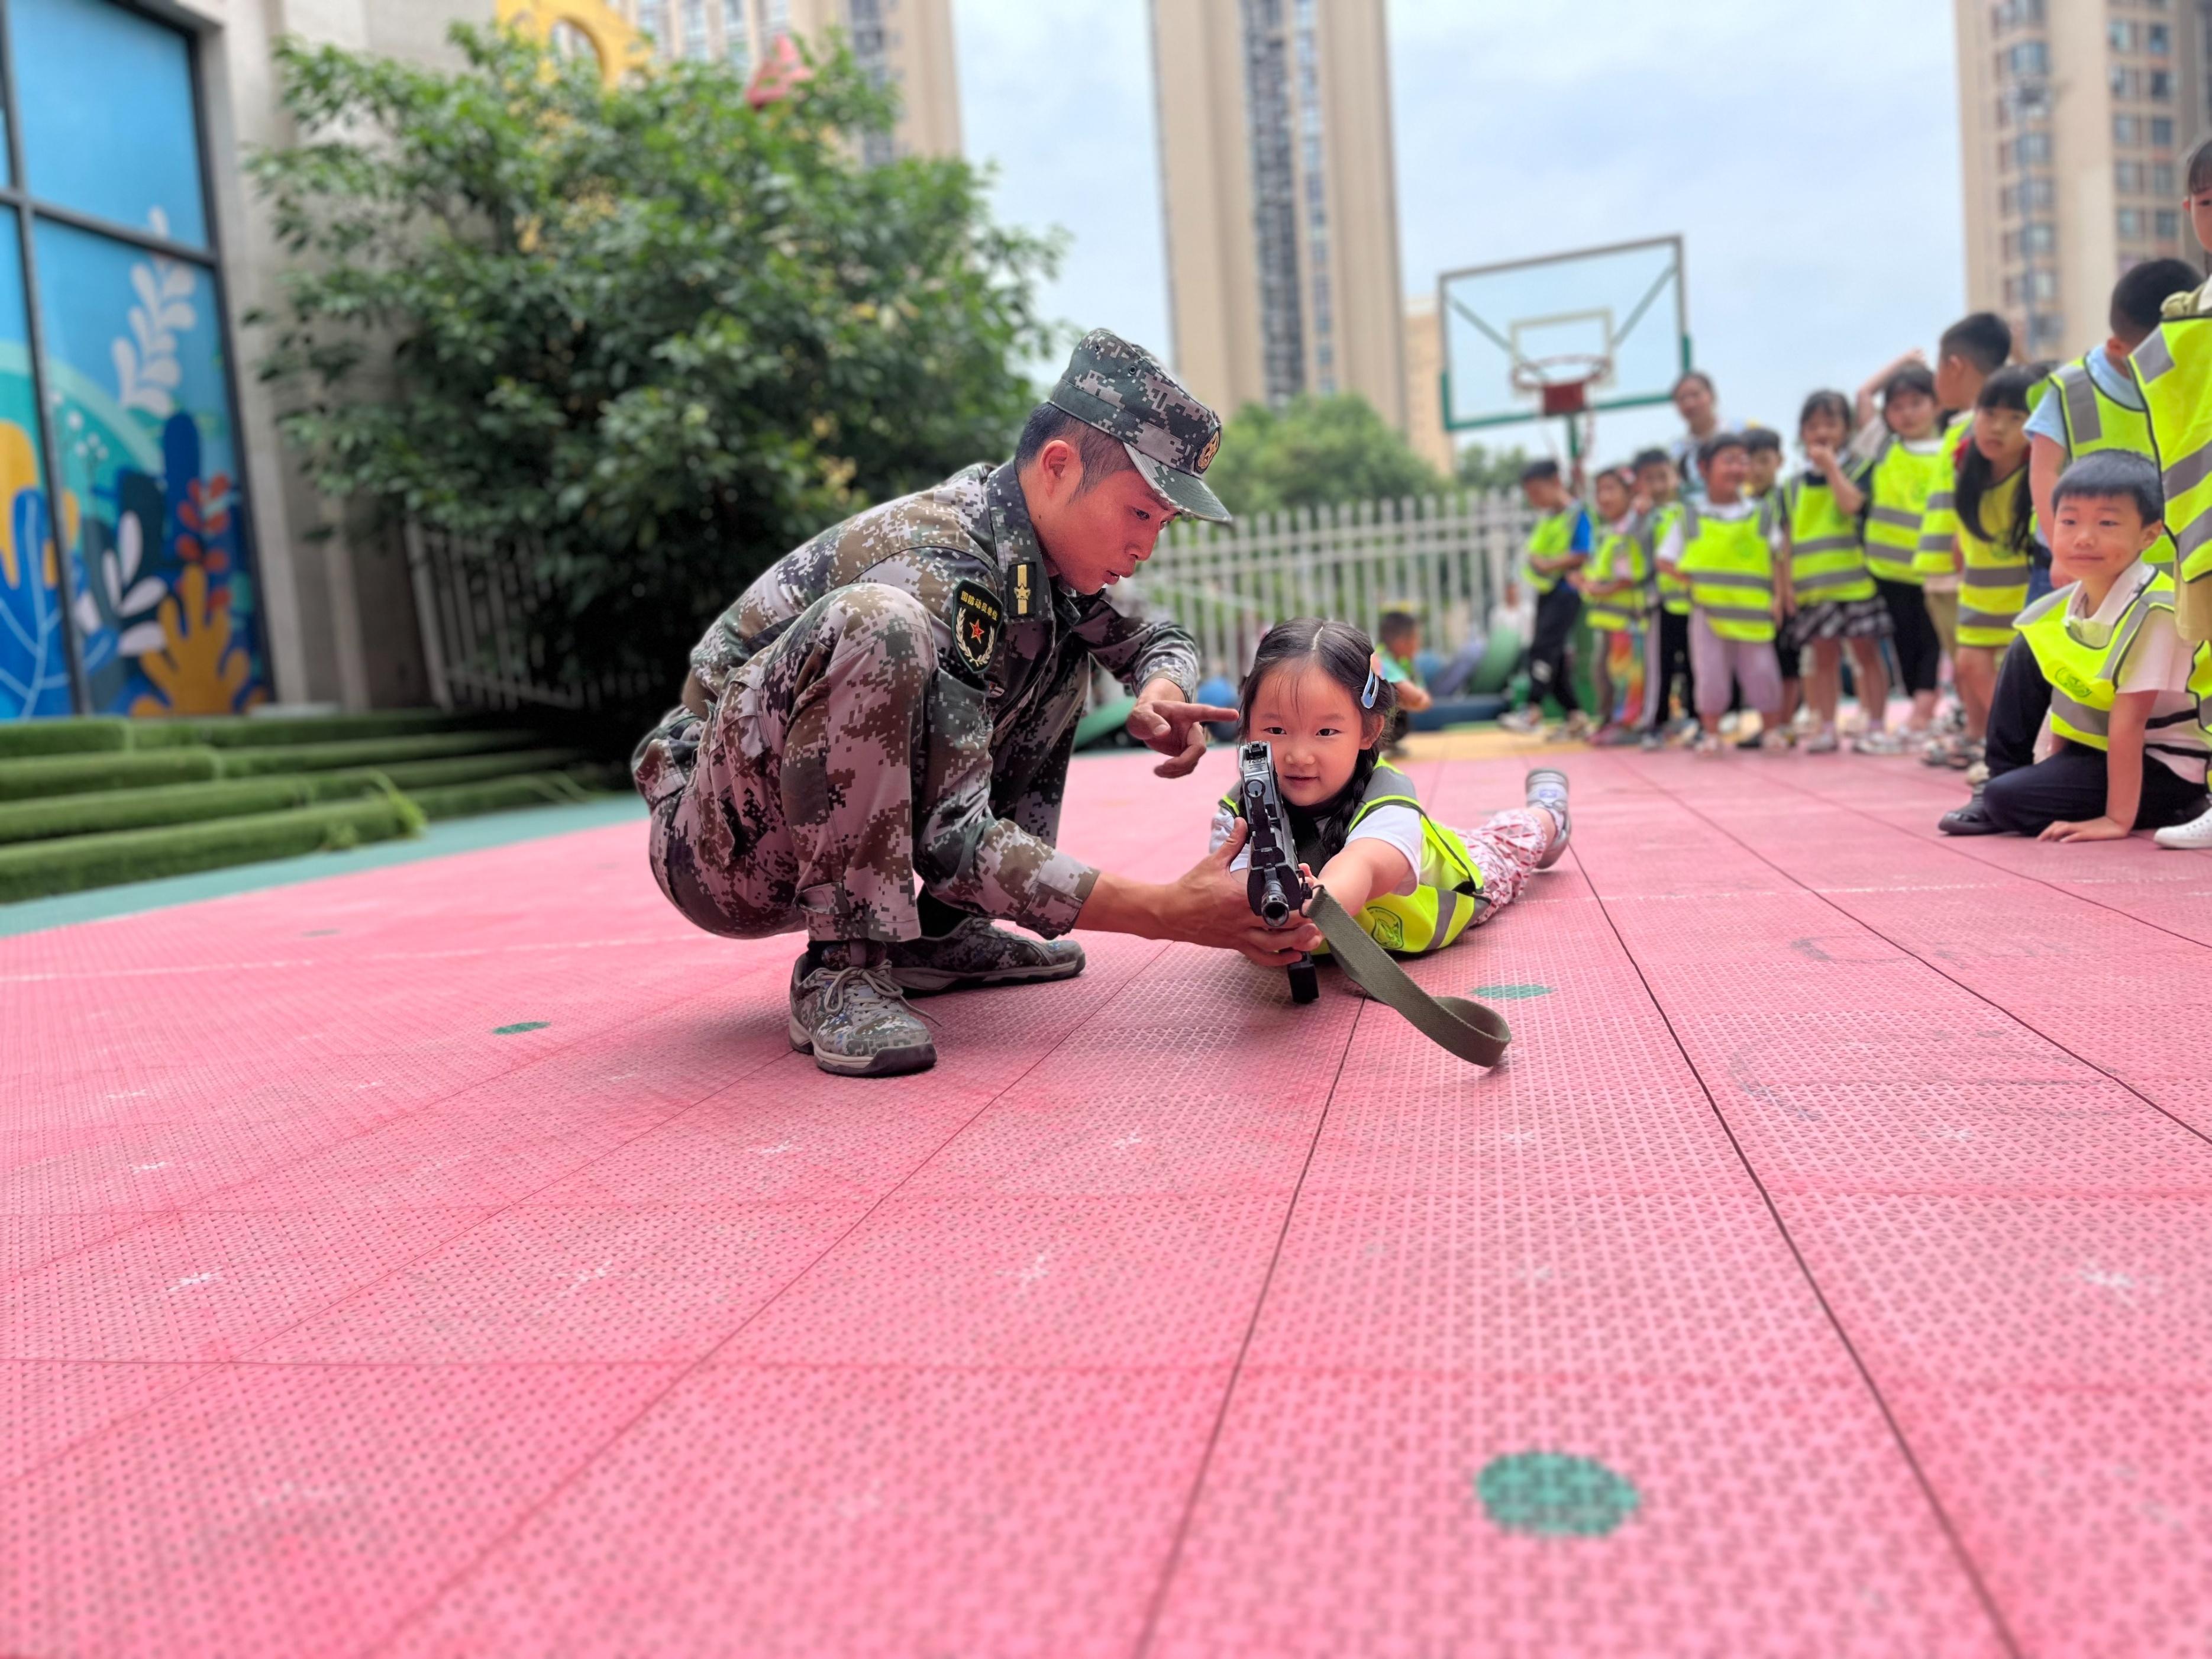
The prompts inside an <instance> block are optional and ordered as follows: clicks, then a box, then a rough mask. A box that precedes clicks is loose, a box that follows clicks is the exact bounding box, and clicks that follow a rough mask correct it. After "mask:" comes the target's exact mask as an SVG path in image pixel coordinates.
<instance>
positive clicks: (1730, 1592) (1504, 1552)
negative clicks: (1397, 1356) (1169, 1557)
mask: <svg viewBox="0 0 2212 1659" xmlns="http://www.w3.org/2000/svg"><path fill="white" fill-rule="evenodd" d="M1152 1651H1153V1652H1156V1653H1158V1654H1159V1655H1162V1656H1171V1655H1172V1656H1181V1655H1190V1656H1212V1655H1216V1654H1229V1653H1237V1654H1244V1653H1251V1654H1261V1653H1265V1654H1269V1655H1302V1654H1313V1655H1332V1656H1334V1655H1340V1654H1353V1653H1356V1654H1360V1655H1374V1656H1391V1655H1401V1654H1402V1655H1407V1656H1427V1655H1436V1654H1460V1653H1465V1654H1498V1655H1510V1656H1515V1659H1520V1656H1559V1659H1595V1656H1609V1655H1620V1656H1624V1659H1627V1656H1634V1659H1650V1656H1663V1655H1675V1654H1680V1655H1695V1656H1707V1655H1713V1654H1762V1655H1764V1654H1776V1655H1785V1654H1786V1655H1797V1654H1804V1655H1821V1656H1841V1655H1867V1656H1870V1659H1871V1656H1881V1659H1888V1656H1894V1655H1899V1654H1942V1655H1945V1656H1951V1655H1987V1656H1996V1655H1998V1654H2000V1653H2002V1651H2003V1649H2002V1645H2001V1644H2000V1642H1999V1640H1998V1638H1997V1637H1996V1633H1995V1632H1994V1630H1993V1629H1992V1627H1991V1626H1990V1622H1989V1620H1987V1619H1986V1618H1985V1617H1984V1614H1983V1613H1982V1611H1981V1609H1980V1607H1978V1605H1977V1603H1976V1601H1975V1598H1974V1595H1973V1592H1972V1585H1971V1583H1970V1581H1969V1579H1968V1577H1967V1576H1966V1572H1965V1571H1964V1570H1963V1569H1962V1568H1961V1566H1960V1563H1959V1561H1958V1559H1957V1557H1956V1556H1955V1555H1954V1553H1952V1551H1951V1550H1950V1548H1949V1547H1948V1545H1947V1543H1946V1541H1945V1540H1944V1538H1943V1535H1942V1531H1941V1529H1940V1527H1939V1525H1938V1523H1937V1522H1936V1517H1935V1516H1934V1514H1933V1513H1932V1511H1931V1510H1930V1509H1929V1505H1928V1504H1927V1503H1926V1501H1925V1499H1924V1498H1923V1496H1922V1494H1921V1492H1920V1491H1919V1489H1918V1487H1917V1486H1916V1484H1915V1483H1914V1481H1913V1480H1912V1477H1911V1472H1910V1469H1909V1468H1908V1467H1907V1465H1906V1463H1905V1459H1904V1458H1903V1457H1902V1456H1901V1455H1899V1453H1898V1451H1897V1449H1896V1443H1895V1442H1894V1441H1893V1439H1892V1438H1891V1437H1890V1435H1889V1433H1888V1431H1887V1427H1886V1426H1885V1425H1884V1423H1883V1421H1882V1419H1881V1414H1880V1413H1879V1412H1878V1411H1877V1410H1876V1409H1875V1404H1874V1402H1873V1401H1872V1400H1871V1399H1870V1398H1869V1396H1868V1395H1867V1394H1866V1392H1865V1390H1864V1389H1863V1387H1861V1386H1859V1385H1858V1384H1857V1383H1825V1382H1817V1381H1807V1382H1796V1383H1792V1382H1788V1381H1783V1382H1778V1383H1759V1382H1751V1381H1745V1380H1735V1379H1714V1380H1711V1381H1708V1382H1684V1381H1680V1380H1670V1381H1668V1382H1667V1383H1663V1384H1659V1385H1651V1384H1644V1383H1634V1382H1630V1381H1625V1380H1623V1379H1620V1378H1617V1377H1608V1378H1606V1379H1604V1380H1603V1381H1601V1382H1596V1383H1564V1384H1561V1383H1546V1384H1541V1385H1538V1384H1528V1383H1520V1382H1516V1381H1509V1380H1500V1379H1496V1378H1482V1377H1461V1376H1449V1377H1447V1376H1357V1375H1347V1374H1330V1375H1316V1374H1312V1373H1301V1372H1295V1371H1274V1370H1266V1371H1259V1372H1254V1371H1252V1370H1247V1371H1246V1372H1245V1374H1244V1376H1243V1377H1242V1378H1241V1379H1240V1381H1239V1383H1238V1384H1237V1393H1236V1396H1235V1398H1234V1399H1233V1400H1232V1401H1231V1405H1230V1410H1229V1414H1228V1419H1227V1421H1226V1423H1225V1425H1224V1428H1223V1431H1222V1437H1221V1441H1220V1443H1219V1445H1218V1447H1217V1449H1216V1450H1215V1453H1214V1456H1213V1460H1212V1465H1211V1467H1210V1468H1209V1469H1208V1471H1207V1476H1206V1483H1205V1486H1204V1487H1203V1489H1202V1491H1201V1492H1200V1498H1199V1503H1198V1506H1197V1510H1196V1513H1195V1516H1194V1519H1193V1523H1192V1527H1191V1530H1190V1534H1189V1536H1188V1539H1187V1541H1185V1544H1184V1547H1183V1552H1182V1560H1181V1562H1180V1565H1179V1567H1178V1570H1177V1571H1176V1575H1175V1577H1174V1580H1173V1582H1172V1583H1171V1584H1170V1588H1169V1591H1168V1595H1167V1597H1166V1601H1165V1606H1164V1616H1163V1618H1162V1620H1161V1623H1160V1627H1159V1632H1158V1642H1157V1644H1156V1645H1155V1646H1154V1648H1153V1649H1152Z"/></svg>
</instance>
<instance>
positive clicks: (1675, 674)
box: [1629, 449, 1698, 750]
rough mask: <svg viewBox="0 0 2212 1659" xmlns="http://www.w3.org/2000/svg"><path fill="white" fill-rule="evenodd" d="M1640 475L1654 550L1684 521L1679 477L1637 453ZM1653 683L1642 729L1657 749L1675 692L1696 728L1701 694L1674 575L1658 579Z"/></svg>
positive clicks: (1662, 462) (1660, 453)
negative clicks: (1648, 713)
mask: <svg viewBox="0 0 2212 1659" xmlns="http://www.w3.org/2000/svg"><path fill="white" fill-rule="evenodd" d="M1629 465H1630V466H1631V467H1632V468H1633V469H1634V470H1635V472H1636V505H1637V510H1638V512H1640V513H1643V514H1644V538H1645V539H1646V540H1648V541H1649V542H1650V544H1651V545H1652V546H1653V547H1655V548H1656V547H1657V546H1658V544H1660V542H1662V540H1664V539H1665V538H1666V535H1667V532H1668V529H1669V528H1670V527H1672V526H1674V524H1675V523H1677V522H1678V521H1679V520H1680V519H1681V516H1682V501H1681V493H1682V481H1681V475H1680V474H1679V473H1678V472H1676V471H1674V459H1673V458H1672V457H1671V456H1669V455H1668V453H1667V452H1666V451H1665V450H1663V449H1644V450H1639V451H1638V452H1637V454H1636V459H1634V460H1632V461H1631V462H1630V463H1629ZM1653 622H1654V624H1655V626H1654V628H1653V630H1652V634H1651V641H1650V651H1651V661H1650V667H1649V668H1648V669H1647V670H1646V672H1647V673H1648V674H1649V676H1650V682H1651V684H1650V696H1649V698H1648V699H1647V701H1648V702H1649V705H1650V709H1651V723H1650V725H1649V726H1646V727H1645V728H1644V748H1646V749H1647V750H1649V749H1657V748H1659V747H1660V746H1661V745H1662V743H1663V742H1664V741H1665V738H1666V731H1667V723H1668V721H1669V720H1672V719H1674V708H1673V706H1672V705H1673V702H1674V696H1675V687H1676V686H1677V685H1680V688H1681V699H1682V710H1683V713H1684V714H1686V715H1687V716H1688V717H1689V723H1690V726H1692V727H1693V728H1694V727H1695V726H1696V725H1697V723H1698V719H1697V714H1696V713H1695V710H1696V708H1697V701H1698V699H1697V691H1696V689H1695V687H1694V684H1693V683H1692V680H1691V678H1690V585H1689V584H1688V583H1687V582H1686V581H1683V580H1681V579H1680V577H1678V576H1676V575H1674V574H1673V573H1671V572H1668V571H1662V572H1661V573H1660V577H1659V613H1658V615H1657V616H1656V617H1655V618H1653Z"/></svg>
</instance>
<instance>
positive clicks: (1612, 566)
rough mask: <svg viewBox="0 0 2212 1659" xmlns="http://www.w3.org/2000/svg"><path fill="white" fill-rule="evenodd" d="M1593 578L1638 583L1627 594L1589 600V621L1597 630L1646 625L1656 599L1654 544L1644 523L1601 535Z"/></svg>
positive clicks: (1614, 630) (1593, 560)
mask: <svg viewBox="0 0 2212 1659" xmlns="http://www.w3.org/2000/svg"><path fill="white" fill-rule="evenodd" d="M1589 578H1590V580H1592V581H1593V582H1634V583H1635V584H1636V586H1634V587H1632V588H1630V589H1629V590H1628V591H1627V592H1625V593H1607V594H1600V595H1596V596H1593V597H1590V598H1587V599H1585V600H1584V601H1583V620H1584V621H1585V622H1587V623H1589V625H1590V626H1591V627H1592V628H1594V629H1601V630H1602V631H1604V632H1607V633H1615V634H1617V633H1620V632H1622V631H1624V630H1626V629H1631V628H1640V627H1642V626H1643V625H1644V621H1645V619H1646V618H1648V617H1650V614H1651V610H1652V606H1653V604H1654V602H1655V598H1654V593H1653V590H1652V582H1651V546H1650V542H1649V541H1648V540H1647V539H1646V534H1645V529H1644V526H1643V525H1642V524H1641V523H1638V524H1633V525H1632V526H1630V527H1629V528H1628V529H1627V530H1626V531H1625V532H1616V531H1607V532H1604V533H1602V534H1601V535H1600V536H1599V538H1598V542H1597V551H1596V553H1595V554H1594V555H1593V556H1591V559H1590V564H1589Z"/></svg>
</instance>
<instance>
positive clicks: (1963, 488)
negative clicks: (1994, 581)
mask: <svg viewBox="0 0 2212 1659" xmlns="http://www.w3.org/2000/svg"><path fill="white" fill-rule="evenodd" d="M2042 378H2043V375H2042V374H2041V372H2040V371H2039V368H2038V367H2037V366H2036V365H2034V364H2032V363H2015V365H2014V366H2013V367H2012V368H2001V369H1999V370H1998V371H1997V372H1996V374H1992V375H1990V378H1989V379H1988V380H1984V381H1983V382H1982V395H1981V396H1980V397H1978V398H1975V399H1974V407H1975V408H1977V409H2016V410H2019V411H2020V412H2021V414H2023V415H2025V414H2027V410H2028V393H2030V392H2033V391H2034V390H2035V384H2036V382H2037V381H2039V380H2041V379H2042ZM2021 465H2023V466H2025V465H2027V463H2026V462H2025V461H2023V462H2021ZM2007 476H2010V475H2007ZM2002 482H2003V480H2002V479H2000V478H1999V477H1997V476H1996V468H1995V467H1993V466H1992V465H1990V458H1989V457H1988V456H1986V455H1984V454H1983V453H1982V450H1981V446H1980V445H1978V444H1977V443H1976V442H1975V441H1973V440H1972V438H1969V439H1967V440H1966V442H1965V443H1964V444H1963V445H1962V446H1960V454H1959V482H1958V486H1957V490H1956V493H1955V494H1954V495H1953V497H1952V505H1953V506H1954V507H1956V508H1957V509H1958V513H1959V522H1960V524H1962V525H1964V526H1966V528H1967V529H1968V530H1971V531H1972V532H1973V533H1974V534H1975V535H1976V536H1978V537H1979V538H1981V539H1982V540H1983V541H1985V542H1994V543H1996V544H1998V545H1999V546H2001V547H2002V548H2004V549H2005V550H2007V551H2008V552H2011V553H2015V554H2021V555H2025V554H2026V553H2027V550H2028V546H2029V544H2030V542H2031V541H2032V540H2033V529H2032V526H2033V525H2034V523H2035V497H2034V496H2033V495H2032V494H2031V493H2030V492H2029V491H2028V489H2027V486H2026V484H2025V483H2023V484H2022V486H2021V488H2020V489H2017V490H2015V491H2014V492H2013V498H2012V522H2011V523H2010V524H2008V525H2005V526H2002V528H2001V530H2000V531H1999V532H1998V533H1997V534H1995V535H1992V534H1991V533H1990V532H1989V531H1987V530H1985V529H1984V528H1983V527H1982V502H1983V501H1984V499H1985V498H1986V497H1987V496H1988V495H1989V493H1990V490H1991V489H1995V488H1996V485H1998V484H1999V483H2002Z"/></svg>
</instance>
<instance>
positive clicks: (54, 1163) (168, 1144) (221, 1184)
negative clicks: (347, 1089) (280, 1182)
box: [0, 1119, 343, 1215]
mask: <svg viewBox="0 0 2212 1659" xmlns="http://www.w3.org/2000/svg"><path fill="white" fill-rule="evenodd" d="M342 1134H343V1130H337V1129H332V1128H330V1127H326V1126H325V1125H322V1124H319V1123H316V1122H314V1121H301V1120H297V1119H295V1120H290V1121H285V1122H282V1123H165V1124H155V1125H137V1126H132V1127H125V1128H111V1129H98V1130H91V1131H83V1132H75V1133H72V1134H71V1136H70V1139H73V1140H74V1141H76V1145H75V1146H71V1147H70V1149H69V1150H67V1151H60V1150H57V1151H54V1152H50V1153H47V1154H46V1155H44V1156H38V1157H33V1158H26V1159H23V1160H21V1161H19V1162H18V1163H16V1164H15V1165H14V1167H12V1168H11V1169H9V1170H8V1171H7V1172H6V1173H5V1174H0V1215H23V1214H38V1213H51V1212H58V1211H79V1212H82V1211H98V1210H173V1209H176V1208H178V1207H179V1206H182V1205H186V1204H191V1203H196V1202H198V1201H201V1200H205V1199H206V1198H208V1197H209V1196H210V1194H214V1193H217V1192H220V1191H222V1190H223V1189H224V1188H228V1187H232V1186H235V1185H238V1184H240V1183H241V1182H248V1181H252V1179H254V1178H255V1177H256V1176H260V1175H262V1174H264V1173H265V1172H267V1171H269V1170H275V1169H278V1168H281V1167H283V1165H285V1164H289V1163H292V1162H294V1161H295V1160H297V1159H300V1158H307V1157H311V1156H313V1154H315V1153H317V1152H321V1151H323V1150H324V1149H325V1147H328V1146H331V1145H332V1144H333V1143H334V1142H335V1141H336V1140H337V1139H338V1138H339V1136H340V1135H342Z"/></svg>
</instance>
